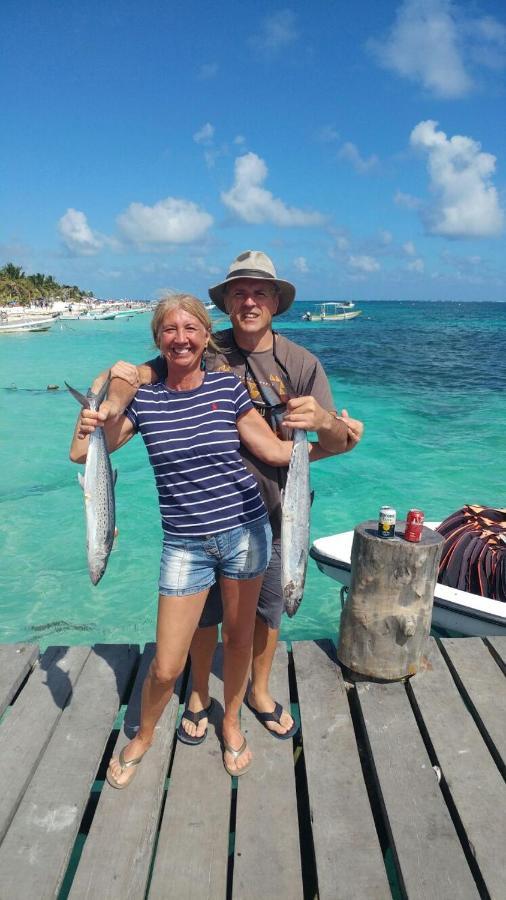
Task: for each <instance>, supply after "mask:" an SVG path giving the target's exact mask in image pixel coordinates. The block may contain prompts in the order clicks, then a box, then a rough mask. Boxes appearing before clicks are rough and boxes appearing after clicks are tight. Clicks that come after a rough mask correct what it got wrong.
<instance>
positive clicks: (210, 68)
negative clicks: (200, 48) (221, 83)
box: [198, 63, 219, 81]
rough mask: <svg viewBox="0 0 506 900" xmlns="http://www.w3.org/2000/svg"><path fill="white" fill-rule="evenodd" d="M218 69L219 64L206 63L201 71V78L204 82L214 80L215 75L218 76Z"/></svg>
mask: <svg viewBox="0 0 506 900" xmlns="http://www.w3.org/2000/svg"><path fill="white" fill-rule="evenodd" d="M218 68H219V67H218V63H204V64H203V65H201V67H200V69H199V73H198V74H199V78H200V79H202V81H207V80H208V79H209V78H214V77H215V75H217V74H218Z"/></svg>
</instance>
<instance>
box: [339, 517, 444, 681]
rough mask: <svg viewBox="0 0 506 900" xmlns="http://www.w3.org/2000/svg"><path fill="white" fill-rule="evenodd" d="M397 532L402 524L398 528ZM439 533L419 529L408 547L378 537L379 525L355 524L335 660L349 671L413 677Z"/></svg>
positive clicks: (425, 629) (426, 625) (428, 612)
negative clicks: (346, 591)
mask: <svg viewBox="0 0 506 900" xmlns="http://www.w3.org/2000/svg"><path fill="white" fill-rule="evenodd" d="M397 527H398V528H399V531H400V530H401V529H402V531H403V530H404V523H403V522H400V523H398V526H397ZM442 545H443V538H442V536H441V535H440V534H438V533H437V532H435V531H432V530H431V529H430V528H425V527H424V528H423V531H422V537H421V540H420V541H419V542H417V543H411V542H410V541H406V540H404V538H402V537H400V536H399V535H396V536H395V537H393V538H380V537H378V525H377V522H373V521H370V522H363V523H362V524H361V525H357V527H356V528H355V533H354V536H353V546H352V550H351V584H350V591H349V594H348V598H347V600H346V603H345V605H344V609H343V611H342V613H341V627H340V634H339V644H338V648H337V655H338V658H339V660H340V661H341V662H342V663H343V664H344V665H345V666H346V667H347V668H348V669H351V670H352V671H353V672H357V673H359V674H361V675H366V676H368V677H370V678H378V679H383V680H387V681H396V680H400V679H402V678H407V677H408V676H410V675H414V674H415V673H416V672H417V671H418V669H419V668H420V662H421V659H422V655H423V651H424V649H425V645H426V642H427V638H428V636H429V632H430V622H431V617H432V604H433V601H434V589H435V586H436V580H437V573H438V564H439V557H440V556H441V550H442Z"/></svg>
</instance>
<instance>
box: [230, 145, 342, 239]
mask: <svg viewBox="0 0 506 900" xmlns="http://www.w3.org/2000/svg"><path fill="white" fill-rule="evenodd" d="M267 175H268V169H267V166H266V164H265V162H264V160H263V159H261V158H260V157H259V156H257V155H256V153H246V154H244V156H239V157H237V159H236V161H235V166H234V183H233V185H232V187H231V188H230V190H229V191H224V192H222V194H221V200H222V202H223V203H224V204H225V206H227V207H228V209H230V210H232V212H234V213H235V214H236V215H237V216H238V217H239V219H242V221H243V222H248V223H249V224H250V225H261V224H263V223H266V222H269V223H271V224H272V225H282V226H292V225H293V226H297V225H322V224H323V222H324V221H325V218H324V216H322V215H321V214H320V213H317V212H305V211H304V210H301V209H296V208H295V207H292V206H286V205H285V203H283V201H282V200H279V199H278V198H277V197H274V196H273V195H272V193H271V192H270V191H268V190H266V188H264V187H262V184H263V182H264V181H265V180H266V178H267Z"/></svg>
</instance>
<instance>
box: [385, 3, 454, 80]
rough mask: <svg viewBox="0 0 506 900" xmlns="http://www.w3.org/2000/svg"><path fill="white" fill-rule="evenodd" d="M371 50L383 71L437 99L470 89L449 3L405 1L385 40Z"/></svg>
mask: <svg viewBox="0 0 506 900" xmlns="http://www.w3.org/2000/svg"><path fill="white" fill-rule="evenodd" d="M370 46H371V47H372V49H373V51H374V53H375V55H376V56H377V58H378V60H379V62H380V63H382V65H383V66H385V68H387V69H392V70H393V71H394V72H397V74H398V75H403V76H405V77H406V78H410V79H412V80H413V81H420V82H421V83H422V85H423V86H424V87H425V88H428V89H429V90H431V91H433V92H434V93H435V94H436V95H437V96H439V97H462V96H464V95H465V94H467V93H468V92H469V90H470V89H471V86H472V81H471V79H470V77H469V75H468V74H467V72H466V70H465V67H464V63H463V60H462V56H461V49H460V46H459V36H458V28H457V23H456V21H455V16H454V12H453V7H452V4H451V3H450V2H449V0H404V3H402V4H401V6H400V7H399V9H398V10H397V15H396V20H395V22H394V24H393V26H392V28H391V30H390V33H389V35H388V37H387V38H386V39H385V40H384V41H383V42H381V41H372V42H371V43H370Z"/></svg>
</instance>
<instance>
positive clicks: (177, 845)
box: [149, 645, 231, 900]
mask: <svg viewBox="0 0 506 900" xmlns="http://www.w3.org/2000/svg"><path fill="white" fill-rule="evenodd" d="M222 679H223V676H222V646H221V645H219V646H218V648H217V651H216V653H215V658H214V662H213V668H212V673H211V677H210V680H209V691H210V694H211V697H213V699H214V701H215V704H214V707H213V709H212V710H211V716H210V720H209V726H208V735H207V738H206V740H205V741H204V743H203V744H199V745H198V746H196V747H190V746H188V745H185V744H182V743H181V742H179V741H178V743H177V745H176V752H175V756H174V761H173V765H172V770H171V774H170V784H169V790H168V793H167V801H166V804H165V810H164V814H163V819H162V824H161V828H160V835H159V838H158V844H157V852H156V859H155V864H154V867H153V875H152V879H151V885H150V891H149V900H166V898H167V895H168V892H167V885H170V895H171V896H172V897H177V898H178V900H187V898H188V900H189V898H198V900H211V898H212V900H225V897H226V888H227V864H228V847H229V826H230V803H231V778H230V776H229V775H227V773H226V772H225V769H224V768H223V765H222V762H221V747H220V743H219V736H218V735H219V734H221V722H222V719H223V681H222ZM189 689H190V686H189ZM217 732H218V734H217Z"/></svg>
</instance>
